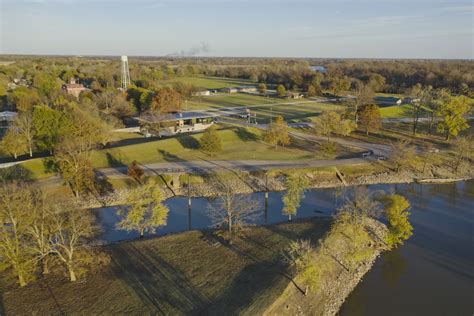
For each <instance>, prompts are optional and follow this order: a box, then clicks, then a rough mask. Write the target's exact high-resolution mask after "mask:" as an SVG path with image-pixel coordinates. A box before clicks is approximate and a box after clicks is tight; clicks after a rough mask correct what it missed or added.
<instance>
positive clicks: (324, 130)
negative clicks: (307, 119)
mask: <svg viewBox="0 0 474 316" xmlns="http://www.w3.org/2000/svg"><path fill="white" fill-rule="evenodd" d="M313 125H314V126H313V132H314V133H315V134H318V135H324V136H326V137H327V140H328V142H330V141H331V135H332V134H336V135H340V136H348V135H350V134H351V133H352V132H353V131H354V129H355V127H356V125H355V124H354V122H352V121H351V120H347V119H344V118H343V117H342V115H341V114H339V113H337V112H334V111H325V112H323V113H321V114H320V115H319V116H318V117H316V118H314V119H313Z"/></svg>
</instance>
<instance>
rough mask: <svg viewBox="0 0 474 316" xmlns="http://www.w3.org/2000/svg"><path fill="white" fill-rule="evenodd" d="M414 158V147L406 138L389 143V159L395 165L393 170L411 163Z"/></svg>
mask: <svg viewBox="0 0 474 316" xmlns="http://www.w3.org/2000/svg"><path fill="white" fill-rule="evenodd" d="M414 159H415V147H413V146H412V145H410V142H409V141H407V140H399V141H397V142H394V143H392V144H391V153H390V157H389V161H390V162H392V163H393V164H394V165H395V170H396V171H397V173H398V172H400V170H401V169H402V168H403V167H405V166H408V165H410V164H411V163H413V160H414Z"/></svg>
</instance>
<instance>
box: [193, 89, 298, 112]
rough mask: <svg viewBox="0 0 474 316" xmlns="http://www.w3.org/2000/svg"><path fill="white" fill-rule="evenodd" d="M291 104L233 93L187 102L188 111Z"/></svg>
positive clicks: (275, 99)
mask: <svg viewBox="0 0 474 316" xmlns="http://www.w3.org/2000/svg"><path fill="white" fill-rule="evenodd" d="M286 102H291V101H289V100H287V99H277V98H270V97H262V96H259V95H251V94H243V93H234V94H218V95H211V96H203V97H194V98H193V99H192V100H190V101H188V102H187V109H188V110H203V109H220V108H224V107H226V108H227V107H236V106H249V105H257V104H272V103H274V104H277V103H286Z"/></svg>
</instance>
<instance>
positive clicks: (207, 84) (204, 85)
mask: <svg viewBox="0 0 474 316" xmlns="http://www.w3.org/2000/svg"><path fill="white" fill-rule="evenodd" d="M176 82H182V83H185V84H189V85H193V86H194V87H196V88H197V89H202V90H204V89H221V88H227V87H238V86H245V85H256V83H255V82H252V81H250V80H245V79H233V78H224V77H206V76H186V77H176V78H173V79H172V80H166V81H161V82H160V83H162V84H163V85H170V84H174V83H176Z"/></svg>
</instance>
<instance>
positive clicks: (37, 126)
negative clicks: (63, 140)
mask: <svg viewBox="0 0 474 316" xmlns="http://www.w3.org/2000/svg"><path fill="white" fill-rule="evenodd" d="M32 120H33V121H32V124H33V130H34V135H35V143H36V145H37V146H38V148H39V149H45V150H48V151H49V152H50V153H52V151H53V148H54V146H55V144H56V143H57V142H59V140H60V137H61V136H62V133H63V132H64V130H63V128H65V127H66V125H67V121H66V119H65V118H64V115H63V113H61V112H60V111H57V110H54V109H52V108H50V107H48V106H46V105H39V106H35V108H34V110H33V118H32Z"/></svg>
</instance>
